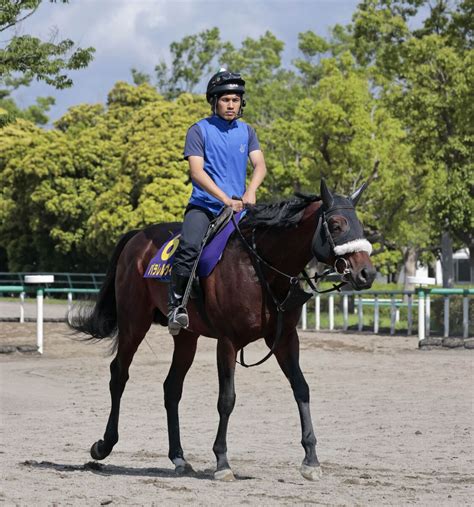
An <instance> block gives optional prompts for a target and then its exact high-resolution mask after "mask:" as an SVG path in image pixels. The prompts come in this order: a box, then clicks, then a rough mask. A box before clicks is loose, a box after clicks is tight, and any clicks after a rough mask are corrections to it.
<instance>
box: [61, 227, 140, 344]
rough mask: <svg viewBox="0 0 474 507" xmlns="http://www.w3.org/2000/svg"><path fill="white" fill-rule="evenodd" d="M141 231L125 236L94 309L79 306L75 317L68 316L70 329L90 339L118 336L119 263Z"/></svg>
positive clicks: (114, 256) (111, 263)
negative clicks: (117, 281) (122, 254)
mask: <svg viewBox="0 0 474 507" xmlns="http://www.w3.org/2000/svg"><path fill="white" fill-rule="evenodd" d="M138 232H139V231H138V230H134V231H130V232H127V233H126V234H124V235H123V236H122V237H121V238H120V240H119V242H118V243H117V246H116V247H115V250H114V251H113V253H112V258H111V259H110V263H109V266H108V268H107V273H106V275H105V279H104V282H103V284H102V287H101V288H100V291H99V294H98V296H97V301H96V303H95V305H94V306H93V307H91V306H84V305H83V306H79V307H78V308H75V309H74V314H73V315H68V319H67V321H68V324H69V327H71V328H72V329H74V330H75V331H77V332H78V333H84V334H87V335H89V339H96V340H98V339H102V338H109V337H110V338H113V337H115V336H116V335H117V305H116V298H115V275H116V273H117V263H118V259H119V257H120V254H121V253H122V250H123V249H124V248H125V245H126V244H127V243H128V241H130V239H131V238H132V237H133V236H135V234H137V233H138Z"/></svg>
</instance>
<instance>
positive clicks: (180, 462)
mask: <svg viewBox="0 0 474 507" xmlns="http://www.w3.org/2000/svg"><path fill="white" fill-rule="evenodd" d="M173 463H174V471H175V472H176V473H177V474H179V475H185V474H190V473H193V472H194V469H193V467H192V466H191V465H190V464H189V463H188V462H187V461H186V460H185V459H181V458H177V459H175V460H174V461H173Z"/></svg>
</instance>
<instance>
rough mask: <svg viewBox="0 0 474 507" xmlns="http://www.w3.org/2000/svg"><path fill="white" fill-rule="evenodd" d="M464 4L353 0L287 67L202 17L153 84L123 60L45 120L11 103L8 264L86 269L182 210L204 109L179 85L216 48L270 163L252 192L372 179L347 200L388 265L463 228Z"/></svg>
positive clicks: (467, 174)
mask: <svg viewBox="0 0 474 507" xmlns="http://www.w3.org/2000/svg"><path fill="white" fill-rule="evenodd" d="M423 9H424V10H423ZM422 12H424V13H425V19H424V20H422V21H418V24H413V19H414V17H415V16H417V18H416V19H418V20H420V19H421V18H420V13H422ZM471 14H472V2H469V1H458V2H448V1H445V0H436V1H435V2H431V3H428V2H427V1H426V0H403V1H402V0H363V1H361V3H360V4H359V6H358V8H357V10H356V12H355V15H354V18H353V22H352V23H351V24H350V25H348V26H345V27H342V26H336V27H334V28H333V30H332V31H331V33H330V36H329V37H328V38H322V37H320V36H318V35H317V34H315V33H313V32H311V31H307V32H304V33H302V34H300V36H299V48H300V53H301V55H300V57H299V58H297V59H296V60H295V62H294V68H285V67H284V66H283V65H282V59H281V56H282V52H283V49H284V44H283V42H282V41H280V40H278V39H277V38H276V37H275V36H274V35H273V34H272V33H270V32H267V33H265V34H263V35H262V36H260V37H259V38H255V39H253V38H246V39H244V40H243V41H242V43H241V45H240V47H234V45H232V44H231V43H229V42H226V41H223V40H221V38H220V34H219V31H218V29H217V28H215V29H210V30H205V31H203V32H200V33H198V34H195V35H190V36H187V37H185V38H183V39H182V40H181V41H179V42H175V43H173V44H172V45H171V47H170V53H171V56H172V64H171V66H170V67H168V66H167V65H165V64H163V62H161V63H160V64H158V66H157V69H156V71H157V81H156V83H154V84H153V83H152V81H153V80H152V78H151V76H149V75H147V74H145V73H142V72H141V71H140V70H137V69H132V77H133V81H134V83H135V85H134V86H133V85H129V84H127V83H123V82H119V83H116V85H115V86H114V87H113V89H112V90H111V91H110V93H109V95H108V99H107V103H106V104H105V105H101V104H96V105H91V104H81V105H78V106H75V107H73V108H71V109H70V110H69V111H68V112H67V113H66V114H65V115H64V116H63V117H62V118H60V119H59V120H58V121H57V122H55V128H54V129H53V130H52V131H43V130H41V129H38V128H37V127H35V126H34V125H33V124H32V123H31V122H28V121H26V119H18V120H17V121H16V122H15V123H12V124H11V125H9V126H8V127H7V128H5V129H4V130H3V132H2V136H0V153H1V155H0V188H1V189H2V190H1V192H2V200H1V204H0V224H1V225H0V249H1V247H2V246H3V248H5V249H6V250H7V253H8V260H9V266H10V269H56V270H58V269H94V270H97V269H99V268H100V267H102V266H105V265H106V258H107V256H108V254H109V252H110V250H111V248H112V246H113V244H114V242H115V241H116V240H117V238H118V237H119V236H120V235H121V234H123V233H124V232H126V231H127V230H129V229H132V228H136V227H142V226H145V225H148V224H150V223H153V222H160V221H171V220H179V219H181V217H182V212H183V209H184V207H185V204H186V202H187V199H188V197H189V192H190V182H189V178H188V173H187V165H186V163H185V162H184V161H183V160H182V149H183V144H184V138H185V133H186V129H187V128H188V127H189V126H190V125H191V124H192V123H193V122H195V121H197V120H198V119H200V118H202V117H203V116H206V115H207V114H208V113H209V110H208V107H209V106H208V105H207V104H206V102H205V100H204V97H203V95H202V94H192V93H189V92H193V91H196V89H199V88H200V91H203V90H204V87H205V81H206V78H207V77H208V76H209V75H210V74H212V73H213V72H214V70H215V69H216V68H217V64H220V65H224V66H227V67H228V68H229V69H230V70H234V71H240V72H241V73H242V74H243V76H244V78H245V79H246V82H247V94H246V97H247V101H248V107H247V108H246V109H245V119H246V120H247V121H249V122H250V123H251V124H253V125H254V126H255V127H256V128H257V133H258V136H259V139H260V142H261V145H262V148H263V150H264V153H265V157H266V161H267V166H268V169H269V171H268V176H267V178H266V180H265V182H264V185H263V186H262V188H261V191H260V199H261V200H269V199H279V198H283V197H287V196H290V195H291V194H292V193H293V192H294V191H295V190H298V191H304V192H309V193H315V192H317V189H318V188H319V180H320V178H321V177H325V178H326V179H327V180H328V181H329V184H330V185H331V186H332V187H333V188H335V189H336V190H337V191H338V192H339V193H343V194H350V193H351V192H352V191H353V190H354V189H355V188H357V187H358V186H359V185H360V184H361V183H362V182H364V181H369V182H370V186H369V190H368V191H367V192H366V193H365V194H364V198H363V201H362V202H361V204H360V205H359V215H360V216H361V218H362V220H363V223H364V225H365V228H366V231H367V233H368V234H369V237H370V239H371V240H372V241H373V242H374V243H375V247H376V257H375V263H376V264H377V265H378V267H379V268H380V269H381V271H383V272H384V273H387V274H388V273H393V272H394V271H396V270H398V268H399V267H400V264H401V263H403V262H408V259H414V258H416V256H413V255H412V253H413V251H415V252H417V253H418V255H419V256H423V258H424V259H426V260H429V259H430V256H429V254H430V252H436V251H439V248H440V238H441V235H442V234H444V233H446V231H449V233H450V234H452V235H453V236H454V237H455V238H457V241H458V244H468V245H469V244H472V230H473V227H472V226H473V223H472V220H473V218H472V217H473V211H474V210H473V198H472V188H473V179H472V178H473V174H474V171H473V170H472V141H473V131H472V130H473V129H472V117H473V116H474V115H473V113H474V111H473V107H474V106H473V104H474V102H473V101H472V89H473V79H472V77H473V70H472V69H474V65H473V63H474V62H473V61H472V60H473V54H472V16H471ZM413 26H415V28H413ZM46 105H47V104H46ZM46 105H45V107H46ZM0 106H1V104H0ZM38 114H39V113H38ZM18 116H19V115H18ZM37 116H38V115H37ZM23 118H28V117H27V116H26V114H25V115H23ZM29 119H30V120H31V119H33V120H34V115H33V116H32V117H30V118H29ZM34 122H35V123H40V121H37V120H34ZM98 259H99V260H98ZM100 259H101V260H100Z"/></svg>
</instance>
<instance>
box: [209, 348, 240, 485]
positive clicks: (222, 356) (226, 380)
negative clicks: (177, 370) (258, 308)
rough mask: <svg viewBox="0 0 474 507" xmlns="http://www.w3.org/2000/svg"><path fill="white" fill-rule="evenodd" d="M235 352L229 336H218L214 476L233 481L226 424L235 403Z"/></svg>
mask: <svg viewBox="0 0 474 507" xmlns="http://www.w3.org/2000/svg"><path fill="white" fill-rule="evenodd" d="M236 355H237V352H236V350H235V347H234V344H233V343H232V341H231V340H230V339H229V338H219V339H218V341H217V371H218V374H219V400H218V402H217V410H218V412H219V428H218V430H217V436H216V440H215V442H214V446H213V451H214V454H215V455H216V459H217V468H216V471H215V473H214V478H215V479H218V480H221V481H233V480H234V479H235V477H234V474H233V473H232V470H231V468H230V465H229V462H228V461H227V425H228V423H229V417H230V414H231V413H232V410H233V409H234V405H235V387H234V374H235V360H236Z"/></svg>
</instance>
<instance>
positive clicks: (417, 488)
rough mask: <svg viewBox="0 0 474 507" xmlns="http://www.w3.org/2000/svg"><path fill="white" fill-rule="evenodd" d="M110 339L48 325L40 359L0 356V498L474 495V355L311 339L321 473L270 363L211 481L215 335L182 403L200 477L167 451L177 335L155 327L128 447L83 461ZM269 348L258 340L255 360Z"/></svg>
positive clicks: (8, 328) (15, 334)
mask: <svg viewBox="0 0 474 507" xmlns="http://www.w3.org/2000/svg"><path fill="white" fill-rule="evenodd" d="M34 343H35V325H34V324H24V325H20V324H17V323H0V345H6V344H13V345H21V344H30V345H34ZM108 345H109V342H106V343H97V344H91V343H78V342H74V341H72V340H71V339H70V338H68V337H67V330H66V327H65V325H63V324H45V354H44V355H43V357H39V356H38V355H36V354H26V353H19V352H16V353H13V354H8V355H7V354H0V368H1V377H2V378H1V381H2V388H1V414H2V424H1V426H2V448H1V453H2V455H1V474H2V486H1V488H2V490H1V496H0V501H2V502H3V503H4V504H5V505H61V506H63V505H183V504H190V505H217V504H224V503H225V504H228V505H246V504H247V505H309V504H324V505H327V504H330V505H354V504H358V505H366V504H372V505H384V504H392V505H393V504H396V505H401V504H403V505H406V504H411V503H414V504H422V505H441V504H442V505H464V504H470V503H471V502H472V498H473V497H474V479H473V475H472V473H473V470H474V467H473V461H474V459H473V440H472V439H473V420H474V418H473V408H472V402H473V387H472V386H473V382H472V381H473V359H474V355H473V352H472V351H469V350H465V349H462V350H461V349H456V350H430V351H428V350H422V351H419V350H417V348H416V338H415V337H413V338H406V337H375V336H372V335H362V334H359V335H349V334H335V333H319V334H317V335H316V334H314V333H302V334H301V348H302V352H301V363H302V368H303V371H304V372H305V375H306V379H307V381H308V383H309V385H310V388H311V394H312V402H311V403H312V413H313V422H314V423H315V427H316V433H317V436H318V455H319V459H320V461H321V463H322V467H323V472H324V473H323V477H322V479H321V480H319V481H317V482H308V481H306V480H305V479H303V478H302V477H301V475H300V474H299V471H298V468H299V466H300V463H301V460H302V458H303V449H302V447H301V445H300V443H299V441H300V438H301V436H300V425H299V417H298V412H297V408H296V404H295V402H294V399H293V396H292V392H291V390H290V387H289V385H288V383H287V381H286V379H285V378H284V376H283V374H282V373H281V371H280V370H279V368H278V365H277V364H276V361H275V360H274V359H273V358H272V359H270V360H269V361H267V362H266V363H265V364H264V365H262V366H260V367H257V368H252V369H250V370H245V369H243V368H240V367H238V369H237V373H236V389H237V402H236V408H235V410H234V413H233V415H232V417H231V421H230V426H229V434H228V447H229V459H230V463H231V466H232V467H233V471H234V473H235V475H236V478H237V480H236V481H235V482H232V483H219V482H216V481H214V480H213V471H214V465H215V460H214V455H213V453H212V444H213V440H214V437H215V432H216V430H217V410H216V402H217V371H216V365H215V341H214V340H210V339H207V338H201V340H200V343H199V346H198V353H197V356H196V359H195V362H194V365H193V367H192V368H191V371H190V373H189V375H188V377H187V379H186V383H185V388H184V395H183V399H182V402H181V406H180V409H181V412H180V415H181V435H182V441H183V447H184V450H185V455H186V457H187V459H188V460H189V462H190V463H191V464H192V465H193V467H194V470H195V472H194V474H190V475H188V476H176V475H175V473H174V470H173V467H172V465H171V462H170V461H169V460H168V458H167V452H168V449H167V445H168V444H167V431H166V416H165V410H164V407H163V392H162V383H163V380H164V378H165V376H166V373H167V370H168V367H169V364H170V358H171V353H172V342H171V339H170V337H169V335H167V333H166V332H165V331H164V330H163V328H159V327H158V326H156V327H153V329H152V330H151V331H150V332H149V334H148V337H147V343H145V342H144V343H143V344H142V346H141V347H140V349H139V351H138V353H137V355H136V357H135V360H134V363H133V365H132V368H131V378H130V381H129V383H128V385H127V389H126V391H125V394H124V397H123V403H122V411H121V420H120V428H119V429H120V441H119V443H118V444H117V445H116V447H115V449H114V451H113V452H112V454H111V455H110V456H109V457H108V458H107V459H106V460H105V461H104V462H101V464H100V465H97V464H95V463H94V462H92V460H91V458H90V455H89V448H90V446H91V444H92V443H93V442H94V441H95V440H97V439H98V438H101V437H102V434H103V432H104V429H105V423H106V419H107V415H108V410H109V394H108V380H109V372H108V365H109V363H110V360H111V358H110V356H107V354H106V353H107V348H108ZM264 352H265V346H264V343H263V341H262V340H261V341H260V342H259V343H258V344H252V345H251V346H250V347H249V348H248V352H247V354H246V359H247V361H249V362H250V361H252V360H256V359H260V357H261V356H262V355H263V354H264Z"/></svg>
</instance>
